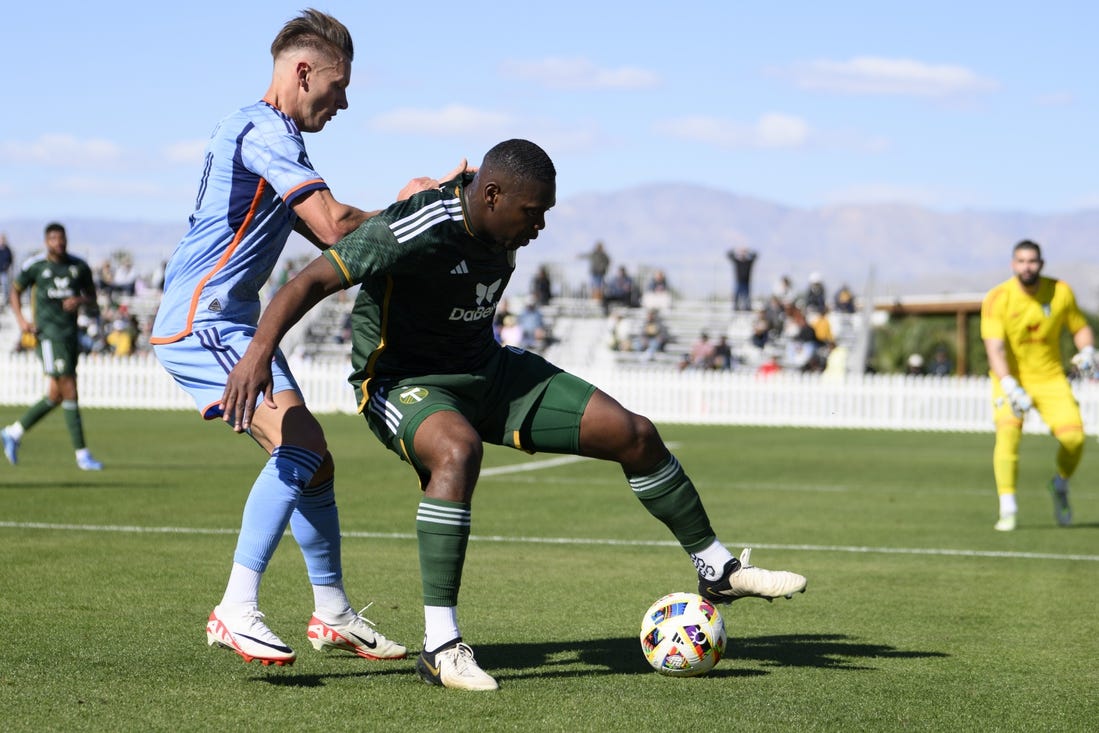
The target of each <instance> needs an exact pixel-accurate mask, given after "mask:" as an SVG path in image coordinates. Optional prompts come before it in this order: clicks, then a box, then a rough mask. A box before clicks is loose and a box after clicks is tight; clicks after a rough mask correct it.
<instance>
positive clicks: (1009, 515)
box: [996, 512, 1015, 532]
mask: <svg viewBox="0 0 1099 733" xmlns="http://www.w3.org/2000/svg"><path fill="white" fill-rule="evenodd" d="M996 531H997V532H1014V531H1015V512H1004V513H1003V514H1001V515H1000V519H999V521H997V522H996Z"/></svg>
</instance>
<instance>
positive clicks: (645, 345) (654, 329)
mask: <svg viewBox="0 0 1099 733" xmlns="http://www.w3.org/2000/svg"><path fill="white" fill-rule="evenodd" d="M667 344H668V328H667V326H666V325H665V324H664V319H663V318H661V317H660V311H658V310H657V309H655V308H650V309H649V310H648V311H646V313H645V322H644V323H643V324H641V332H640V333H639V334H638V336H637V341H636V343H635V345H634V350H635V351H640V352H642V353H643V356H642V359H643V360H645V361H652V359H653V358H654V357H655V356H656V354H657V352H660V351H663V350H664V347H665V346H666V345H667Z"/></svg>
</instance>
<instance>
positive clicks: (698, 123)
mask: <svg viewBox="0 0 1099 733" xmlns="http://www.w3.org/2000/svg"><path fill="white" fill-rule="evenodd" d="M305 5H306V4H305V3H302V2H283V1H282V0H269V1H268V2H265V3H262V4H261V3H248V4H247V6H250V7H252V8H261V9H258V10H257V9H252V10H247V9H243V8H242V7H240V6H238V5H237V4H236V3H232V2H224V1H222V2H210V1H209V0H192V1H190V2H187V3H165V4H163V5H161V4H151V3H148V2H140V3H139V2H111V1H110V0H106V1H104V2H99V3H75V2H59V3H49V2H40V3H17V4H15V6H14V7H13V8H10V9H8V10H6V11H5V22H4V23H3V27H2V28H0V49H2V52H3V55H4V57H5V58H6V59H7V61H8V67H7V68H8V69H9V72H10V73H9V75H8V78H7V79H6V81H7V89H6V93H5V95H4V104H3V109H2V110H0V120H2V122H0V220H3V219H14V218H26V217H32V218H34V217H42V218H51V219H52V218H64V217H72V216H96V217H103V218H111V219H125V220H153V221H177V220H183V219H185V218H186V217H187V215H188V213H189V210H190V204H191V202H192V200H193V197H194V191H195V188H196V184H197V179H198V174H199V162H200V158H201V151H202V147H203V144H204V141H205V138H206V137H207V136H208V134H209V132H210V131H211V130H212V129H213V126H214V124H215V122H216V121H217V120H218V119H219V118H220V117H222V116H223V115H225V114H226V113H228V112H230V111H231V110H233V109H235V108H237V107H240V106H243V105H244V104H247V103H250V102H252V101H254V100H256V99H258V98H259V97H260V96H262V94H263V92H264V91H265V90H266V88H267V85H268V82H269V80H270V69H271V59H270V56H269V53H268V50H267V49H268V47H269V45H270V42H271V39H272V38H273V37H274V35H275V34H276V33H277V31H278V29H279V27H280V26H281V25H282V23H283V22H284V21H285V20H287V19H288V18H290V17H292V16H293V15H295V14H296V13H297V12H298V10H300V9H301V7H304V6H305ZM528 5H529V7H526V6H528ZM316 7H318V8H319V9H322V10H327V11H329V12H331V13H333V14H334V15H336V16H337V17H338V18H340V19H341V20H342V21H343V22H344V23H345V24H347V25H348V27H349V28H350V29H351V31H352V33H353V34H354V37H355V41H356V60H355V64H354V66H353V73H352V84H351V87H350V89H349V96H350V109H348V110H346V111H344V112H342V113H340V115H339V116H338V117H337V118H336V119H334V120H333V121H332V122H330V123H329V125H328V127H327V128H326V129H325V130H324V131H323V132H321V133H319V134H315V135H307V136H306V144H307V146H308V148H309V150H310V155H311V158H312V160H313V163H314V165H315V166H316V167H317V168H318V170H319V171H320V172H321V174H322V175H324V176H325V177H326V178H327V179H328V181H329V183H330V185H331V186H332V188H333V190H334V192H335V194H336V196H337V198H340V199H342V200H345V201H348V202H349V203H354V204H357V205H360V206H363V207H364V208H377V207H381V206H382V205H384V204H386V203H388V202H389V201H390V200H392V199H393V197H394V196H395V195H396V192H397V191H398V190H399V189H400V187H401V186H402V185H403V183H404V182H405V181H406V180H407V179H408V178H410V177H412V176H415V175H424V174H431V175H438V174H441V173H443V172H444V171H446V170H448V169H449V168H450V167H451V165H453V164H454V163H455V162H457V160H458V159H460V158H461V157H462V156H468V157H469V158H470V159H471V161H476V160H479V159H480V156H481V155H483V153H484V152H485V151H486V150H487V149H488V148H489V147H490V146H491V145H492V144H493V143H495V142H498V141H499V140H502V139H505V138H508V137H526V138H529V139H531V140H534V141H536V142H538V143H539V144H541V145H542V146H543V147H544V148H546V150H547V151H548V152H549V153H550V155H551V156H552V157H553V158H554V161H555V163H556V164H557V168H558V198H559V200H563V199H566V198H569V197H573V196H582V195H583V194H584V193H585V192H605V191H612V190H618V189H623V188H628V187H631V186H635V185H640V184H652V183H661V182H675V183H694V184H701V185H704V186H709V187H712V188H718V189H722V190H726V191H730V192H733V193H738V194H743V195H748V196H754V197H758V198H761V199H766V200H769V201H774V202H777V203H782V204H787V205H791V206H797V207H819V206H827V205H831V204H837V203H850V202H882V201H900V202H905V203H912V204H918V205H921V206H927V207H930V208H933V209H937V210H943V211H957V210H964V209H985V210H1020V211H1027V212H1033V213H1053V212H1064V211H1072V210H1078V209H1084V208H1097V207H1099V176H1097V175H1096V171H1099V145H1097V144H1096V143H1097V141H1096V135H1097V130H1099V82H1097V81H1096V79H1095V73H1096V69H1099V44H1097V43H1096V41H1095V29H1096V28H1099V10H1097V9H1096V8H1097V7H1099V6H1094V5H1092V4H1090V3H1080V2H1078V0H1077V1H1076V2H1066V1H1063V0H1053V1H1051V2H1045V3H1042V4H1040V5H1039V4H1037V3H1017V2H997V3H992V2H970V3H965V2H957V1H956V0H955V2H938V1H937V0H931V1H925V2H921V3H905V4H899V3H881V2H843V1H842V0H840V1H839V2H836V3H796V2H795V3H783V4H774V3H759V2H753V3H744V2H734V1H732V0H727V1H725V2H710V3H688V4H685V5H683V6H677V5H675V4H669V3H666V2H665V3H656V2H640V1H639V2H632V3H599V2H592V1H591V0H589V1H588V2H576V1H574V0H556V1H555V2H549V3H529V4H528V3H514V4H508V3H499V2H492V3H488V2H481V1H480V0H466V1H465V2H460V3H446V4H444V3H432V2H420V3H393V2H389V3H376V2H361V1H356V2H350V1H348V2H344V1H340V0H333V1H332V2H328V3H317V4H316ZM403 8H414V9H415V10H414V11H412V12H409V11H407V10H404V9H403Z"/></svg>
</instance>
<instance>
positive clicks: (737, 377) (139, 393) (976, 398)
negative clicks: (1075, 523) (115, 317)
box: [0, 353, 1099, 434]
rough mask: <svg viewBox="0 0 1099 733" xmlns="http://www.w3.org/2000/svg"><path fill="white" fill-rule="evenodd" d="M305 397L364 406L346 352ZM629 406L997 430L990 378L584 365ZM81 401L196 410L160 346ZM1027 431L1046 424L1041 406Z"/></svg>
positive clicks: (787, 421)
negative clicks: (350, 378) (162, 359)
mask: <svg viewBox="0 0 1099 733" xmlns="http://www.w3.org/2000/svg"><path fill="white" fill-rule="evenodd" d="M292 367H293V370H294V375H295V376H296V377H297V379H298V381H299V383H300V384H301V387H302V391H303V392H304V393H305V397H306V400H307V401H308V403H309V405H310V406H311V408H312V409H313V410H314V411H315V412H318V413H333V412H344V413H351V412H354V410H355V399H354V395H353V393H352V390H351V386H350V385H349V384H348V383H347V375H348V373H349V372H350V367H349V365H348V363H347V362H346V361H299V362H293V361H292ZM576 371H577V374H578V375H579V376H581V377H583V378H585V379H587V380H589V381H591V382H592V383H594V384H596V385H598V386H599V387H600V388H602V389H603V390H604V391H605V392H607V393H608V394H610V395H611V396H612V397H614V398H615V399H617V400H618V401H619V402H621V403H622V404H623V405H625V406H626V407H628V408H629V409H631V410H633V411H635V412H639V413H641V414H643V415H646V416H648V417H649V418H651V419H653V420H654V421H655V422H663V423H693V424H712V425H776V426H777V425H785V426H796V427H829V428H869V429H873V428H878V429H888V430H929V431H944V432H990V431H991V430H992V422H991V408H990V405H989V384H988V379H987V378H984V377H963V378H955V377H947V378H936V377H915V378H911V377H904V376H893V375H866V376H858V377H825V376H821V375H819V374H813V375H802V374H783V373H779V374H775V375H772V376H770V377H766V378H759V377H756V376H755V375H752V374H739V373H728V372H693V371H689V372H676V371H669V370H652V371H649V370H623V369H616V368H614V367H607V368H598V369H588V370H583V369H578V370H576ZM44 385H45V382H44V378H43V377H42V372H41V367H40V365H39V363H38V360H37V359H36V358H35V356H34V355H33V354H29V353H22V354H7V355H0V405H28V404H30V403H31V402H33V401H35V400H37V399H38V398H39V397H40V396H41V395H42V394H43V390H44ZM1077 396H1078V398H1079V400H1080V407H1081V410H1082V411H1083V416H1084V425H1085V429H1086V430H1087V432H1088V433H1090V434H1094V433H1095V432H1096V430H1097V429H1099V383H1096V382H1089V383H1086V384H1079V385H1077ZM80 403H81V405H83V406H85V407H106V408H118V409H135V408H137V409H153V410H162V409H182V410H193V409H196V408H195V406H194V403H192V402H191V399H190V398H189V397H188V396H187V395H186V394H184V393H183V391H182V390H180V389H179V387H177V386H176V384H175V382H173V381H172V379H171V378H170V377H169V376H168V375H167V374H166V373H165V372H164V370H163V368H161V366H160V364H159V363H158V362H157V360H156V358H155V357H153V356H152V355H151V354H139V355H137V356H133V357H129V358H117V357H113V356H95V357H89V358H84V359H82V361H81V363H80ZM1025 429H1026V430H1027V432H1045V431H1046V428H1045V426H1044V425H1043V424H1042V421H1041V420H1040V419H1039V418H1038V416H1037V415H1035V414H1031V415H1029V416H1028V418H1027V422H1026V426H1025Z"/></svg>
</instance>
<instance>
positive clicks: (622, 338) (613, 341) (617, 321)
mask: <svg viewBox="0 0 1099 733" xmlns="http://www.w3.org/2000/svg"><path fill="white" fill-rule="evenodd" d="M609 331H610V333H609V338H608V343H609V345H610V347H611V351H631V350H632V349H633V336H634V328H633V319H632V318H629V317H628V316H626V315H625V314H623V313H615V314H614V315H613V316H611V320H610V329H609Z"/></svg>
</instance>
